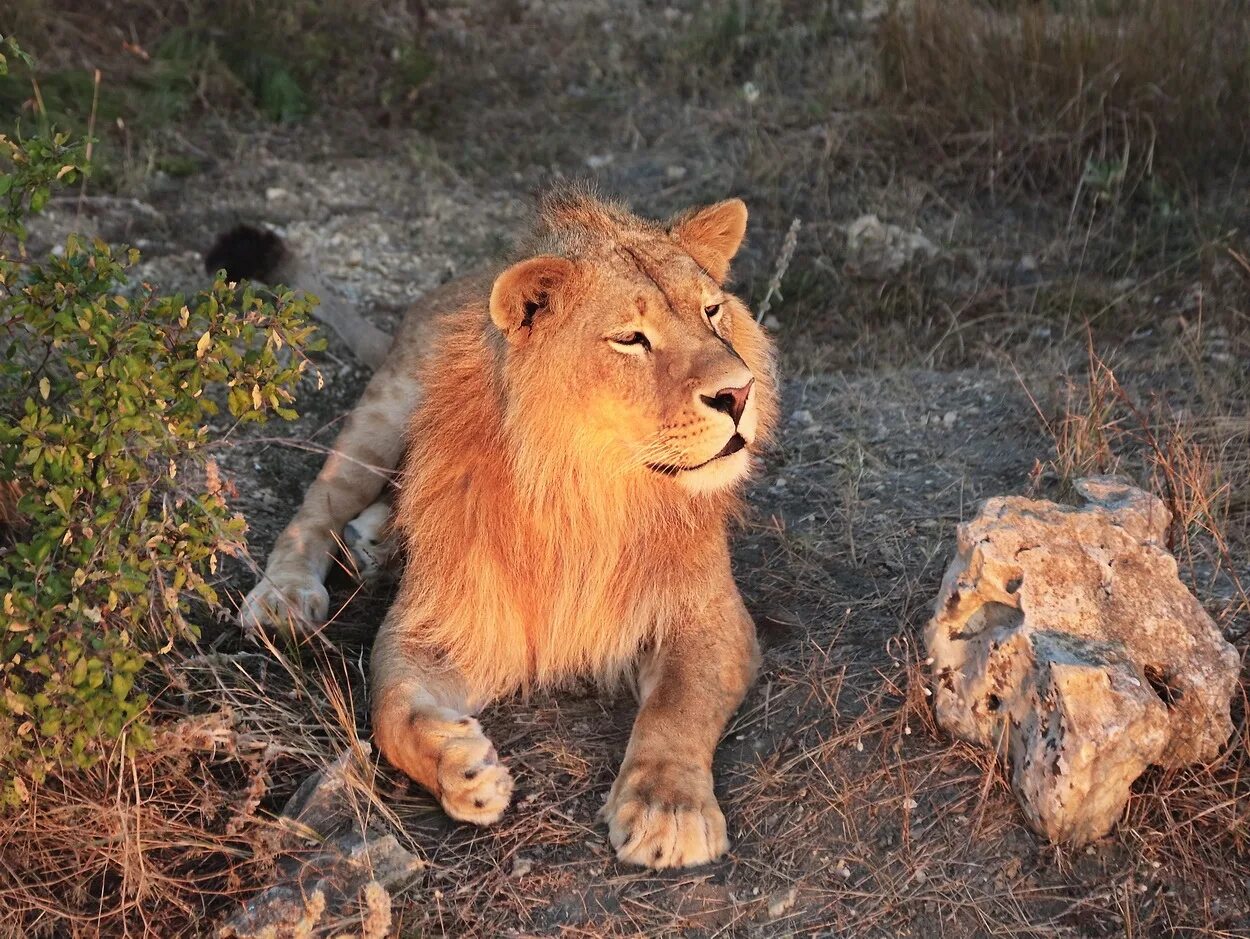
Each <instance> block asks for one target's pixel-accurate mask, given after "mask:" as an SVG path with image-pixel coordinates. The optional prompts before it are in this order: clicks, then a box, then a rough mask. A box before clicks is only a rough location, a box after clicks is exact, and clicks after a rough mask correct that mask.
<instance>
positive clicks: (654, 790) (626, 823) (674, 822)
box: [602, 761, 729, 868]
mask: <svg viewBox="0 0 1250 939" xmlns="http://www.w3.org/2000/svg"><path fill="white" fill-rule="evenodd" d="M602 818H603V819H604V821H606V822H607V823H608V840H609V841H611V843H612V847H613V848H615V849H616V856H617V858H618V859H620V860H621V861H624V862H625V863H627V864H641V865H643V866H644V867H654V868H664V867H694V866H696V865H699V864H706V863H707V862H709V861H714V860H716V859H717V858H718V857H720V856H721V855H722V854H724V853H725V852H726V851H728V850H729V838H728V837H727V835H726V834H725V816H724V815H723V814H721V810H720V806H719V805H717V804H716V796H715V795H714V794H713V793H712V774H711V773H710V772H708V771H707V770H704V769H700V768H698V767H694V766H684V765H681V764H677V763H668V762H651V761H639V762H637V763H635V764H633V765H627V766H625V767H622V769H621V773H620V775H619V776H618V777H617V779H616V782H615V783H614V784H613V785H612V791H611V792H610V793H609V794H608V801H607V803H606V804H605V805H604V807H603V811H602Z"/></svg>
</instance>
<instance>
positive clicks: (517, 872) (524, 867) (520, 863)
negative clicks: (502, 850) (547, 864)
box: [510, 854, 534, 877]
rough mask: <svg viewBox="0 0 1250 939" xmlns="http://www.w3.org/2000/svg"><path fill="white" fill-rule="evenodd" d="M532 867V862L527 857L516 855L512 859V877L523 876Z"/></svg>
mask: <svg viewBox="0 0 1250 939" xmlns="http://www.w3.org/2000/svg"><path fill="white" fill-rule="evenodd" d="M533 869H534V862H533V861H531V860H530V859H529V858H527V857H522V856H521V855H519V854H518V855H517V856H516V857H515V858H513V859H512V873H511V875H510V876H512V877H524V876H525V875H526V874H528V873H529V872H530V871H532V870H533Z"/></svg>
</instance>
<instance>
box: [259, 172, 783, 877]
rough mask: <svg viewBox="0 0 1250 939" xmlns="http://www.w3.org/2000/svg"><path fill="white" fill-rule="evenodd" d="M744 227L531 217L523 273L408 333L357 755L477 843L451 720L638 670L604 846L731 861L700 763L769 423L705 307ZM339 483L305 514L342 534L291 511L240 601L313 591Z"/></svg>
mask: <svg viewBox="0 0 1250 939" xmlns="http://www.w3.org/2000/svg"><path fill="white" fill-rule="evenodd" d="M745 224H746V210H745V207H744V206H742V203H741V202H738V201H737V200H730V201H729V202H724V203H719V204H718V205H715V206H711V207H708V208H706V209H703V210H699V211H696V212H691V213H688V214H687V215H685V216H682V217H680V218H678V219H676V220H674V221H673V222H671V223H670V224H668V225H662V224H659V223H654V222H649V221H645V220H642V219H639V218H637V217H636V216H634V215H632V214H631V213H629V212H628V211H627V210H625V209H624V208H623V207H621V206H619V205H616V204H612V203H606V202H602V201H599V200H597V199H594V198H592V197H589V196H587V195H585V194H583V193H577V192H572V193H566V194H562V195H559V196H556V197H553V198H551V199H549V200H548V201H547V203H546V205H545V208H544V211H543V214H542V216H541V219H540V224H539V226H538V228H537V231H536V233H535V236H534V238H533V239H532V240H531V242H530V243H529V244H528V245H527V246H526V250H525V252H524V257H523V259H522V260H520V261H519V262H517V263H516V264H514V265H512V266H511V267H509V268H508V269H506V270H505V271H503V272H501V273H499V274H498V275H497V276H495V277H494V278H493V279H492V281H491V282H490V283H489V284H487V283H486V282H485V281H483V282H482V283H480V284H471V285H469V286H468V287H467V289H466V290H465V291H464V292H463V294H462V296H461V297H459V298H458V299H459V302H458V303H456V304H455V305H454V306H452V307H450V308H447V307H445V308H444V309H449V312H446V313H444V314H443V315H442V316H441V317H440V318H438V319H437V320H436V321H435V323H434V325H433V326H432V327H430V328H428V329H426V330H425V331H424V332H422V333H421V334H420V338H421V341H422V342H423V343H425V344H426V345H427V348H428V350H429V351H428V354H427V356H426V357H425V358H424V361H423V363H422V365H421V367H420V368H419V369H416V370H414V369H413V368H412V367H411V365H412V361H411V359H410V360H409V362H408V365H407V366H406V367H405V369H404V372H405V374H404V375H403V379H404V380H405V381H406V382H407V383H408V384H407V385H406V386H405V387H406V389H407V390H406V391H405V392H404V393H403V397H404V398H405V399H409V398H419V399H420V400H421V404H420V406H419V407H416V408H415V411H414V412H413V415H412V418H411V421H410V424H409V427H408V434H407V440H408V451H407V456H406V458H405V460H404V467H403V474H402V477H401V483H400V486H399V496H398V501H397V503H396V509H395V513H394V525H395V527H396V528H397V530H398V531H399V533H400V535H401V537H402V538H403V540H404V542H405V544H406V548H407V552H406V553H407V556H408V563H407V567H406V570H405V572H404V575H403V579H402V582H401V586H400V590H399V594H398V596H397V598H396V600H395V603H394V605H393V606H392V608H391V611H390V612H389V613H388V615H387V618H386V621H385V622H384V624H383V626H382V629H381V631H380V633H379V636H378V640H377V643H376V645H375V650H374V659H373V688H372V695H373V701H374V707H373V714H374V732H375V736H376V737H377V740H378V743H379V747H380V749H381V750H382V752H383V754H384V755H385V756H386V757H387V759H389V760H390V761H391V762H392V763H394V764H395V765H397V766H398V767H400V768H401V769H403V770H404V771H405V772H407V773H409V775H411V776H413V777H414V778H415V779H417V780H418V781H419V782H421V783H422V784H423V785H425V786H426V787H427V788H429V789H430V790H431V791H432V792H434V793H435V794H436V795H437V796H438V797H439V798H440V800H441V801H442V803H443V805H444V807H445V808H446V809H447V811H448V812H449V813H450V814H452V815H453V816H455V817H457V818H462V819H465V820H469V821H474V822H478V823H483V824H485V823H489V822H491V821H494V820H495V819H496V818H498V816H499V814H500V813H502V811H503V809H504V808H506V805H507V802H508V799H509V797H510V794H511V777H510V775H509V774H508V772H507V770H506V769H505V768H504V767H503V766H502V765H501V764H500V762H499V761H498V759H497V757H496V755H495V753H494V748H493V747H491V746H490V743H489V741H488V740H486V738H485V737H484V736H483V735H482V732H481V729H480V727H479V726H478V725H477V722H476V721H474V720H473V719H472V718H471V716H470V715H471V714H473V713H475V712H476V711H477V710H478V709H480V708H481V707H482V706H484V705H485V704H486V703H488V702H489V701H492V700H495V699H497V698H499V697H501V696H503V695H506V694H508V693H510V692H513V691H515V690H518V689H523V688H528V687H531V686H534V685H552V684H555V683H559V682H560V681H562V680H564V679H567V678H570V677H573V676H582V675H590V676H595V677H597V678H599V679H601V680H605V681H607V680H612V679H614V678H615V677H616V676H618V675H620V674H622V673H623V672H625V670H626V669H628V668H630V667H631V666H637V668H638V669H639V691H640V698H641V700H642V707H641V710H640V714H639V719H638V723H637V726H636V728H635V732H634V735H633V738H632V739H631V742H630V745H629V748H628V750H627V753H626V759H625V763H624V765H623V766H622V770H621V774H620V777H619V778H618V781H617V784H616V786H614V787H613V791H612V793H611V795H610V798H609V802H608V805H607V807H606V809H605V817H606V818H607V820H608V822H609V830H610V835H611V838H612V841H613V844H614V845H615V846H616V847H617V849H618V854H619V855H620V856H621V857H622V858H623V859H625V860H628V861H632V862H637V863H644V864H649V865H652V866H675V865H682V864H692V863H701V862H703V861H706V860H708V859H710V858H712V857H715V856H717V855H718V854H720V853H721V852H723V851H724V850H725V847H726V846H727V841H726V839H725V834H724V820H723V817H722V816H721V814H720V811H719V808H717V807H716V803H715V798H714V796H713V795H712V787H711V757H712V751H713V749H714V747H715V744H716V741H717V739H718V738H719V735H720V733H721V731H722V729H723V727H724V724H725V722H726V721H727V720H728V718H729V716H730V715H731V714H732V712H733V710H734V709H736V707H737V705H738V703H739V701H740V700H741V697H742V695H743V694H744V693H745V690H746V687H747V684H748V683H749V681H750V678H751V676H752V674H753V672H754V662H755V640H754V630H753V627H752V626H751V623H750V619H749V617H747V615H746V611H745V609H743V607H742V603H741V600H740V598H739V596H738V593H737V590H736V587H735V586H734V584H733V581H732V577H731V575H730V572H729V555H728V547H727V524H728V520H729V519H730V517H731V516H732V515H733V514H734V513H735V511H736V510H737V508H738V504H739V498H740V489H741V486H742V484H743V482H744V481H745V479H746V478H747V475H748V474H749V470H750V466H751V460H752V459H753V455H752V454H753V451H756V450H758V448H759V446H760V445H761V443H762V442H763V441H764V439H765V437H766V435H767V433H768V432H769V430H770V429H771V427H772V424H773V422H774V419H775V412H776V385H775V377H774V366H773V353H772V347H771V343H770V342H769V340H768V338H767V337H766V335H765V334H764V333H763V331H762V330H760V328H759V327H758V326H757V325H756V324H755V322H754V319H753V318H752V317H751V315H750V313H749V311H748V310H747V309H746V307H745V306H744V305H743V304H742V303H741V302H740V301H739V300H738V299H737V298H735V297H733V296H732V295H730V294H728V293H726V292H725V291H724V289H723V287H722V283H723V281H724V278H725V277H726V276H727V273H728V266H729V261H730V259H731V258H732V257H733V255H734V253H735V252H736V251H737V248H738V245H739V243H740V241H741V239H742V235H743V232H744V230H745ZM487 288H489V289H487ZM640 336H641V337H642V338H641V339H639V337H640ZM414 371H415V374H414ZM371 388H372V386H371ZM380 393H381V392H378V394H380ZM362 407H364V408H365V409H366V410H367V408H368V402H366V403H365V405H362ZM393 426H394V421H393V420H391V421H390V422H389V423H388V427H392V428H393ZM349 430H350V428H349ZM345 433H346V432H345ZM355 433H356V436H357V437H359V438H362V439H363V437H364V433H363V431H361V430H360V429H359V428H358V429H357V430H356V431H355ZM390 436H391V438H393V436H394V435H393V433H392V434H391V435H390ZM388 439H390V438H388ZM340 446H341V445H340ZM339 448H340V447H336V449H339ZM735 448H736V449H735ZM376 449H377V448H376V447H374V449H373V450H372V451H370V452H369V453H367V454H364V459H365V462H374V459H373V458H378V457H379V454H378V453H377V452H376ZM356 455H357V456H361V454H360V453H357V454H356ZM380 456H381V459H382V461H383V462H385V458H386V456H387V454H381V455H380ZM345 474H346V475H350V474H349V473H347V471H346V469H345V464H343V465H340V468H339V471H338V473H337V474H331V476H332V477H334V478H332V479H329V480H325V479H322V477H319V479H318V484H315V486H314V489H315V490H316V489H317V487H318V486H320V487H321V488H320V489H319V490H317V492H316V493H314V492H313V491H310V500H306V506H307V504H308V501H316V502H318V503H324V504H326V505H334V504H336V503H338V504H339V509H338V515H334V513H333V512H330V511H323V512H322V513H321V515H320V516H315V515H309V514H307V513H305V510H304V509H303V508H301V513H302V515H303V517H302V518H301V516H297V519H296V522H299V523H300V525H298V526H297V525H296V522H293V523H292V527H295V528H298V529H299V531H298V532H297V533H296V534H295V535H293V536H292V537H290V538H287V535H286V534H284V536H283V537H284V538H286V539H287V540H286V541H285V542H282V541H280V546H282V545H285V547H286V551H285V554H286V555H287V560H285V561H282V565H286V566H285V567H283V566H282V565H279V568H278V570H277V574H278V575H279V576H280V577H282V578H285V579H284V580H282V581H281V582H280V586H278V587H277V591H276V593H275V590H273V589H270V591H269V593H268V594H265V595H264V596H263V597H261V598H260V600H261V601H266V602H267V603H268V604H272V605H274V606H279V607H280V606H281V600H282V599H284V598H289V597H291V596H293V595H294V596H298V594H293V593H292V590H291V588H292V587H296V588H298V589H303V590H310V589H313V590H314V592H315V589H314V588H312V587H310V585H309V584H308V581H309V580H310V579H313V578H310V577H309V576H307V575H308V572H309V571H310V570H311V568H310V565H309V562H308V559H307V558H306V557H305V558H303V559H302V560H300V561H299V562H298V563H295V564H294V565H293V566H292V564H291V563H289V562H290V561H291V559H292V558H294V557H295V556H296V555H298V554H300V553H301V552H302V551H303V550H304V549H306V548H307V547H308V545H310V544H311V545H313V547H314V548H316V547H317V545H318V543H319V542H318V538H317V537H313V536H310V530H311V529H313V528H315V527H316V526H317V525H320V526H321V527H322V528H324V527H325V525H326V524H327V521H338V522H339V525H340V527H341V525H342V521H345V520H346V519H343V520H342V521H339V516H341V515H342V514H343V510H344V505H345V503H351V504H350V508H351V510H352V511H351V514H352V515H354V514H356V513H357V512H359V511H360V508H361V507H360V506H358V505H357V503H359V502H360V501H361V498H360V496H359V495H356V497H355V499H354V500H353V499H352V498H350V496H352V495H353V493H351V492H350V491H349V490H350V486H348V485H343V484H342V477H343V476H344V475H345ZM322 475H323V476H325V475H326V473H325V471H323V474H322ZM356 476H357V480H356V481H357V482H359V481H360V480H359V474H356ZM336 480H337V482H336ZM332 484H333V485H332ZM365 488H366V489H369V488H371V487H365ZM314 494H315V495H316V496H317V498H316V499H315V500H313V499H312V498H311V497H312V496H313V495H314ZM336 495H337V498H336ZM369 501H371V498H370V500H369ZM366 504H367V503H366ZM350 517H351V515H348V516H347V518H350ZM288 531H289V529H288ZM313 534H314V535H316V534H317V533H316V532H314V533H313ZM320 545H321V547H322V548H324V547H325V545H324V541H322V542H320ZM275 553H277V549H275ZM301 564H302V565H303V570H304V572H305V576H304V578H303V583H302V584H301V583H299V580H300V578H299V575H298V573H297V574H296V575H295V576H294V577H292V576H291V575H290V574H289V572H290V571H292V570H296V571H298V569H299V568H300V565H301ZM273 568H274V562H273V560H272V559H271V563H270V569H271V570H272V569H273ZM284 572H288V573H284ZM269 573H270V572H269V571H267V574H269ZM312 573H313V574H316V573H317V571H316V570H312ZM320 573H322V574H323V573H324V570H321V572H320ZM271 576H272V575H271ZM316 579H317V580H318V584H317V585H318V586H319V578H316ZM258 590H261V588H260V587H258ZM254 593H255V592H254ZM249 600H251V598H249ZM275 600H277V601H279V602H278V603H274V601H275ZM291 606H298V600H296V601H294V602H293V603H288V604H287V609H288V610H289V609H290V607H291ZM248 609H249V610H250V612H252V613H255V612H257V611H262V612H264V613H267V612H268V610H269V607H268V606H266V605H265V604H264V603H262V602H260V601H257V602H256V603H253V604H252V606H251V607H250V608H248ZM296 612H297V613H298V612H301V611H299V610H298V609H297V610H296ZM314 612H315V611H314ZM254 618H255V619H257V620H261V621H264V620H265V619H266V617H265V616H263V615H262V616H255V617H254Z"/></svg>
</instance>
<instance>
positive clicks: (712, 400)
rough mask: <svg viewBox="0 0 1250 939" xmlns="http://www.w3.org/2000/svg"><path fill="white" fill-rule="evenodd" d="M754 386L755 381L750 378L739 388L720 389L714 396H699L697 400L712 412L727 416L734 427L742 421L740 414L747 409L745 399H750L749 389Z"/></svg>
mask: <svg viewBox="0 0 1250 939" xmlns="http://www.w3.org/2000/svg"><path fill="white" fill-rule="evenodd" d="M754 385H755V379H754V378H752V379H751V380H750V381H749V382H747V383H746V384H745V385H743V386H742V387H741V388H722V389H721V390H720V391H718V392H716V394H714V395H699V398H700V399H701V400H702V401H703V403H704V404H706V405H707V406H708V407H710V408H711V409H712V410H713V411H720V412H721V413H722V414H728V415H729V416H730V417H731V418H732V419H733V422H734V426H735V427H736V426H738V422H739V421H740V420H742V412H743V411H745V410H746V409H747V399H749V398H750V397H751V388H752V387H753V386H754Z"/></svg>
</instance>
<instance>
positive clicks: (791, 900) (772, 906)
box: [768, 887, 799, 919]
mask: <svg viewBox="0 0 1250 939" xmlns="http://www.w3.org/2000/svg"><path fill="white" fill-rule="evenodd" d="M798 899H799V890H798V888H797V887H791V888H790V889H789V890H784V891H783V890H778V891H777V892H776V893H774V894H772V895H771V896H770V897H769V898H768V918H769V919H781V917H783V916H785V915H786V914H787V913H789V912H790V911H791V910H792V909H794V904H795V903H797V902H798Z"/></svg>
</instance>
